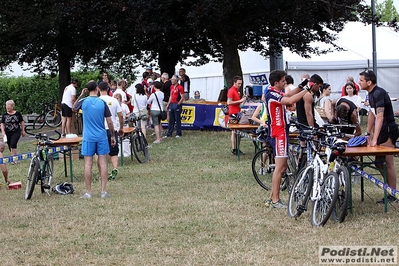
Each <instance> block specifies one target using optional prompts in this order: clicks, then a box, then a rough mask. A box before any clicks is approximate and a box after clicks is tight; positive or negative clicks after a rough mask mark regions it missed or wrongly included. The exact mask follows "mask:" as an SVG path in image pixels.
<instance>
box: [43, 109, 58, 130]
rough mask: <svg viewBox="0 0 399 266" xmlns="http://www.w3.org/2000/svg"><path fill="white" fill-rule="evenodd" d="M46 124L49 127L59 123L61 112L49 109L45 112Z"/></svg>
mask: <svg viewBox="0 0 399 266" xmlns="http://www.w3.org/2000/svg"><path fill="white" fill-rule="evenodd" d="M46 124H47V125H49V126H50V127H58V126H59V125H61V113H60V112H59V111H58V110H55V111H54V110H50V111H48V112H47V114H46Z"/></svg>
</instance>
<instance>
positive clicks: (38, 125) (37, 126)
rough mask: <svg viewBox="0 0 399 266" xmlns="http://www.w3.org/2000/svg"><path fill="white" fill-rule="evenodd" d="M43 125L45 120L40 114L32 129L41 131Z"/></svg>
mask: <svg viewBox="0 0 399 266" xmlns="http://www.w3.org/2000/svg"><path fill="white" fill-rule="evenodd" d="M45 123H46V120H45V117H44V114H41V115H39V116H38V117H36V119H35V121H34V122H33V129H42V128H43V126H44V124H45Z"/></svg>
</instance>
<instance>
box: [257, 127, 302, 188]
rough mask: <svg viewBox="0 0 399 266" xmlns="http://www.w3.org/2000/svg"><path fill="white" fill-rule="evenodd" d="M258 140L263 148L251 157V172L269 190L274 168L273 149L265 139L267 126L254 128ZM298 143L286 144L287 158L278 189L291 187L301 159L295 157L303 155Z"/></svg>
mask: <svg viewBox="0 0 399 266" xmlns="http://www.w3.org/2000/svg"><path fill="white" fill-rule="evenodd" d="M256 134H257V136H258V140H260V141H262V142H263V145H264V146H263V148H262V149H261V150H260V151H258V152H257V153H256V154H255V155H254V157H253V158H252V164H251V166H252V174H253V175H254V177H255V180H256V182H257V183H258V184H259V185H260V186H261V187H262V188H263V189H265V190H268V191H269V190H271V186H272V176H273V172H274V168H275V161H274V154H273V149H272V147H271V146H270V144H269V142H268V141H267V128H265V127H262V126H260V127H259V128H258V129H257V130H256ZM298 147H299V146H298V145H294V144H291V143H289V145H288V149H289V151H288V159H287V170H286V171H285V173H284V175H283V176H282V181H281V186H280V190H281V191H284V190H287V191H288V193H290V192H291V187H292V185H293V184H294V181H295V177H296V174H297V172H298V170H297V169H298V165H301V160H300V159H296V158H302V157H303V149H302V148H299V149H298Z"/></svg>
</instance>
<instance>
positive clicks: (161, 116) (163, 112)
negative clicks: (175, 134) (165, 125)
mask: <svg viewBox="0 0 399 266" xmlns="http://www.w3.org/2000/svg"><path fill="white" fill-rule="evenodd" d="M159 118H160V119H161V120H166V118H168V114H167V113H166V111H163V110H162V111H161V114H160V115H159Z"/></svg>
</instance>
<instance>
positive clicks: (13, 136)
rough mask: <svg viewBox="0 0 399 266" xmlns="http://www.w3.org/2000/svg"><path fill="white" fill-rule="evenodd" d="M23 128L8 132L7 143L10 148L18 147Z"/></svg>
mask: <svg viewBox="0 0 399 266" xmlns="http://www.w3.org/2000/svg"><path fill="white" fill-rule="evenodd" d="M21 132H22V131H21V129H18V130H16V131H12V132H6V135H7V144H8V148H9V149H10V150H11V149H16V148H17V143H18V141H19V139H20V138H21Z"/></svg>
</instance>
